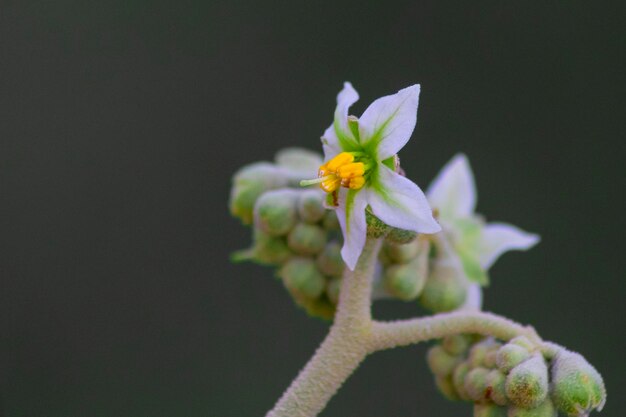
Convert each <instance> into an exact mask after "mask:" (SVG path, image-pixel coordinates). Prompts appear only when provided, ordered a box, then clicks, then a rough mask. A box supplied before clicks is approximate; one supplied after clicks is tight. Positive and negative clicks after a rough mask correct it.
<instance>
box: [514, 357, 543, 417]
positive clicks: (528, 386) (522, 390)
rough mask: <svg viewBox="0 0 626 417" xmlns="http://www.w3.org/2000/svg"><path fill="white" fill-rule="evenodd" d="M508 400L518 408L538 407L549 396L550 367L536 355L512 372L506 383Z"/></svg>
mask: <svg viewBox="0 0 626 417" xmlns="http://www.w3.org/2000/svg"><path fill="white" fill-rule="evenodd" d="M505 389H506V396H507V398H508V399H509V400H510V401H511V403H513V405H516V406H518V407H522V408H533V407H536V406H538V405H539V404H540V403H541V402H543V400H545V399H546V396H547V395H548V367H547V366H546V362H545V361H544V359H543V356H541V355H534V356H532V357H531V358H530V359H528V360H526V361H524V362H522V363H520V364H519V365H517V366H516V367H515V368H513V369H512V370H511V372H510V373H509V375H508V376H507V377H506V383H505Z"/></svg>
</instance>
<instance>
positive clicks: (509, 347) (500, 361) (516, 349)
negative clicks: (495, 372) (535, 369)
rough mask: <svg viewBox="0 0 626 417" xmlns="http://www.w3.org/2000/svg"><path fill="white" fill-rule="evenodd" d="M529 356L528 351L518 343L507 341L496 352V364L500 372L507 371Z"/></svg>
mask: <svg viewBox="0 0 626 417" xmlns="http://www.w3.org/2000/svg"><path fill="white" fill-rule="evenodd" d="M529 357H530V353H529V352H528V350H526V349H525V348H523V347H521V346H520V345H518V344H513V343H510V342H509V343H507V344H506V345H504V346H502V347H501V348H500V349H499V350H498V352H497V353H496V365H497V366H498V369H499V370H501V371H502V372H504V373H505V374H506V373H509V371H510V370H511V369H513V368H515V367H516V366H517V365H519V364H520V363H522V362H524V361H525V360H526V359H528V358H529Z"/></svg>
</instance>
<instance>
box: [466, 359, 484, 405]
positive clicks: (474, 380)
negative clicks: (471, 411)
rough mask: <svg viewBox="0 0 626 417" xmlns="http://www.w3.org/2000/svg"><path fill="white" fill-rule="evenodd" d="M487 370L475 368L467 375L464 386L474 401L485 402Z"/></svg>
mask: <svg viewBox="0 0 626 417" xmlns="http://www.w3.org/2000/svg"><path fill="white" fill-rule="evenodd" d="M488 373H489V370H488V369H487V368H482V367H481V368H474V369H472V370H471V371H469V372H468V373H467V375H466V376H465V381H464V383H463V386H464V387H465V392H467V395H468V396H469V397H470V399H471V400H473V401H485V400H486V399H487V398H486V394H487V392H486V391H487V374H488Z"/></svg>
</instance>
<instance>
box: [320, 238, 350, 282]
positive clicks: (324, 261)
mask: <svg viewBox="0 0 626 417" xmlns="http://www.w3.org/2000/svg"><path fill="white" fill-rule="evenodd" d="M317 267H318V268H319V269H320V271H322V272H323V273H324V274H325V275H328V276H331V277H340V276H342V275H343V270H344V269H345V267H346V264H345V263H344V262H343V258H342V257H341V245H339V243H337V242H330V243H328V244H327V245H326V246H325V247H324V249H323V250H322V253H320V254H319V256H318V257H317Z"/></svg>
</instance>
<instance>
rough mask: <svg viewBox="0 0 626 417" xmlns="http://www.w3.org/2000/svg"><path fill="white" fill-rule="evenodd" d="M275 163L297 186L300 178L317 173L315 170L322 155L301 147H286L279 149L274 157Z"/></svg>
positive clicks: (321, 161)
mask: <svg viewBox="0 0 626 417" xmlns="http://www.w3.org/2000/svg"><path fill="white" fill-rule="evenodd" d="M274 159H275V160H276V164H277V165H278V166H280V167H281V168H286V171H287V172H288V173H289V175H290V176H291V177H293V178H291V179H292V182H293V185H294V186H297V185H298V183H299V182H300V180H301V179H302V178H312V177H313V176H315V175H317V170H318V168H319V167H320V165H322V163H323V160H322V156H321V155H320V154H318V153H317V152H313V151H310V150H308V149H303V148H286V149H282V150H280V151H279V152H278V153H277V154H276V157H275V158H274Z"/></svg>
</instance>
